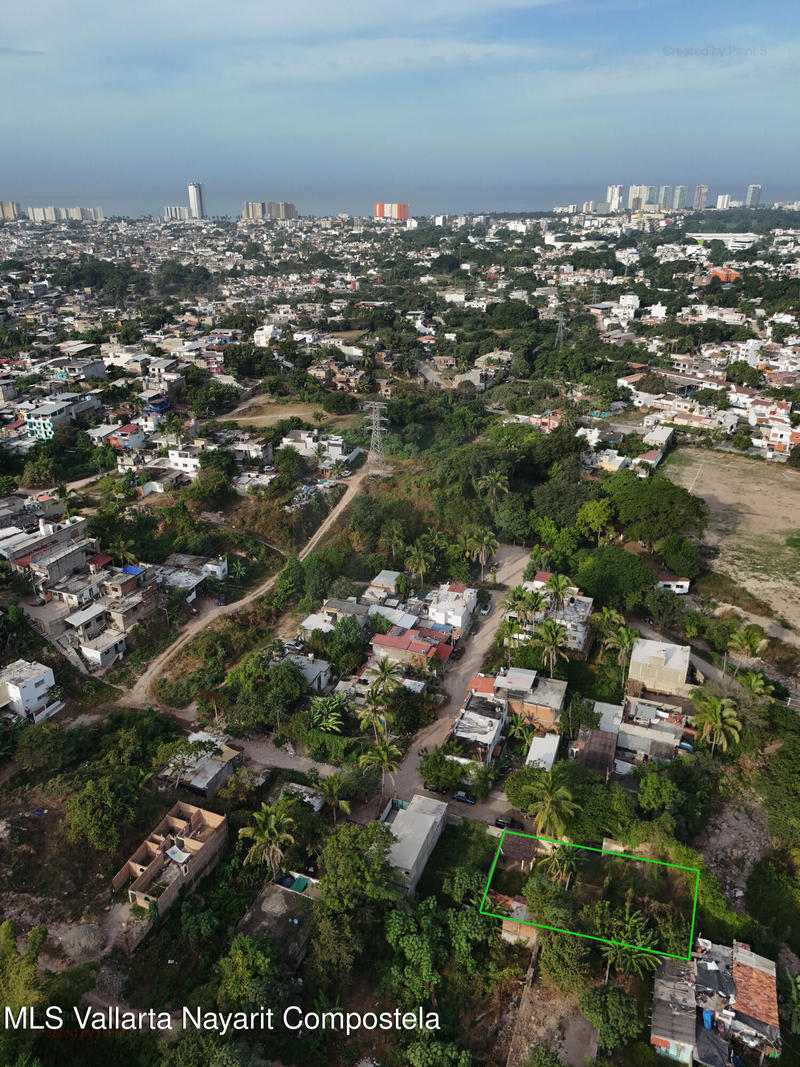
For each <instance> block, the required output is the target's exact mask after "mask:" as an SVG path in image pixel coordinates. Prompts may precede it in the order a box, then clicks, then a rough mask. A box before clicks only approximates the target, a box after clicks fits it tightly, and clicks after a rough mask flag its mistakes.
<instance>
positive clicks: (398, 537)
mask: <svg viewBox="0 0 800 1067" xmlns="http://www.w3.org/2000/svg"><path fill="white" fill-rule="evenodd" d="M380 546H381V548H382V549H383V551H384V552H388V553H389V554H390V555H391V557H392V563H394V562H395V561H396V559H397V557H398V556H399V555H400V553H401V552H402V551H403V549H404V548H405V547H406V538H405V530H404V529H403V524H402V522H400V520H399V519H394V520H393V521H392V522H390V523H388V524H387V525H386V526H385V527H384V529H383V533H382V534H381V539H380Z"/></svg>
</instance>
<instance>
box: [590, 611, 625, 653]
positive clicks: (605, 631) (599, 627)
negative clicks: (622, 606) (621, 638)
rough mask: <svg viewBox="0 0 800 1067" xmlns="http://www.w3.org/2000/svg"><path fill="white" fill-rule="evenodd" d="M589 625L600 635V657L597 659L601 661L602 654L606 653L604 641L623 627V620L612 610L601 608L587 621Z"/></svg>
mask: <svg viewBox="0 0 800 1067" xmlns="http://www.w3.org/2000/svg"><path fill="white" fill-rule="evenodd" d="M589 625H590V626H591V628H592V629H593V630H594V631H595V632H596V633H598V634H599V635H600V656H599V657H598V659H602V656H603V653H604V652H605V651H606V647H607V646H606V639H607V638H608V637H609V635H610V634H612V633H613V632H614V631H615V630H618V629H619V628H620V627H622V626H624V625H625V619H624V618H623V616H622V615H621V614H620V613H619V612H618V611H615V610H614V608H609V607H605V608H601V609H600V611H597V612H595V613H594V614H593V615H592V616H591V617H590V619H589Z"/></svg>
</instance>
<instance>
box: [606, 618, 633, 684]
mask: <svg viewBox="0 0 800 1067" xmlns="http://www.w3.org/2000/svg"><path fill="white" fill-rule="evenodd" d="M638 640H639V634H638V632H637V631H636V630H632V629H631V628H630V627H629V626H620V628H619V629H618V630H612V632H611V633H610V634H609V635H608V636H607V637H606V638H605V639H604V641H603V647H604V648H613V649H614V651H615V652H616V653H617V666H618V667H621V668H622V684H623V685H624V684H625V673H626V670H627V666H628V663H629V661H630V658H631V653H632V652H633V646H634V645H635V644H636V642H637V641H638Z"/></svg>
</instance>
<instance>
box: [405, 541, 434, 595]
mask: <svg viewBox="0 0 800 1067" xmlns="http://www.w3.org/2000/svg"><path fill="white" fill-rule="evenodd" d="M432 566H433V555H432V554H431V552H430V551H429V550H428V549H427V548H426V547H425V545H424V544H423V543H422V542H421V541H419V540H417V541H415V542H414V544H413V545H412V546H411V547H410V548H409V550H408V556H407V558H406V561H405V567H406V569H407V570H409V571H411V573H412V574H416V576H417V577H418V578H419V584H420V585H422V583H423V581H424V580H425V572H426V571H428V570H430V568H431V567H432Z"/></svg>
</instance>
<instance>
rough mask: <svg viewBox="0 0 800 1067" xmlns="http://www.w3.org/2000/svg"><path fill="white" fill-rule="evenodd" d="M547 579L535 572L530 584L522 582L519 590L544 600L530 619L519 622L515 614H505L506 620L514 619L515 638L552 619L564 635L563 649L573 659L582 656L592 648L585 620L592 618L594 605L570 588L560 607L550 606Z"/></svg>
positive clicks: (551, 604) (525, 635)
mask: <svg viewBox="0 0 800 1067" xmlns="http://www.w3.org/2000/svg"><path fill="white" fill-rule="evenodd" d="M550 578H551V574H550V572H549V571H537V572H536V574H535V576H534V579H533V581H531V582H523V583H522V588H523V589H524V590H525V591H526V592H528V593H539V594H541V596H542V597H543V598H544V603H543V605H542V608H541V609H540V610H539V611H537V612H536V613H535V614H534V615H532V616H531V617H524V618H523V619H520V617H519V615H518V613H517V612H516V611H515V610H510V611H508V612H507V613H506V616H507V618H510V619H515V620H516V621H517V624H518V626H519V636H518V639H519V637H522V636H524V638H525V639H526V640H527V637H528V635H530V634H532V633H534V631H535V630H536V627H537V626H538V625H539V624H540V623H541V622H542V621H543V620H544V619H553V620H554V622H556V623H558V625H559V626H563V627H564V630H565V631H566V639H567V648H568V650H569V651H570V652H572V653H574V654H575V655H577V656H585V655H586V654H587V653H588V651H589V649H590V647H591V644H592V631H591V629H590V627H589V620H590V618H591V615H592V610H593V607H594V601H593V600H592V598H591V597H590V596H584V595H583V594H582V593H581V591H580V590H579V589H578V588H577V587H575V586H572V587H571V588H570V589H567V590H566V593H565V597H564V603H563V604H562V605H561V606H560V607H557V606H556V605H555V604H554V603H553V597H552V595H551V594H550V591H549V590H548V589H547V583H548V581H549V580H550Z"/></svg>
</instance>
